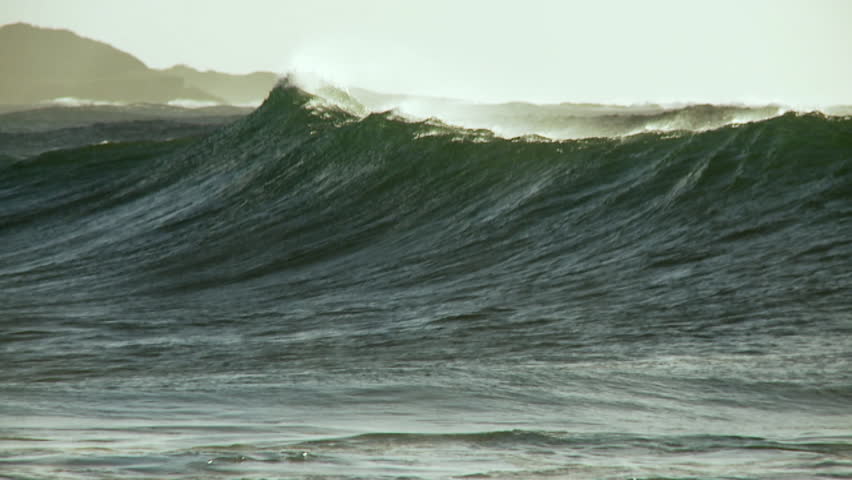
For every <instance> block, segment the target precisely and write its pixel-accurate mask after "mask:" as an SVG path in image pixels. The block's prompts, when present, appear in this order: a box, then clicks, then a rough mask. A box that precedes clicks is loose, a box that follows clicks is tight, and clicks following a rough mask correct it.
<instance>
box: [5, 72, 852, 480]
mask: <svg viewBox="0 0 852 480" xmlns="http://www.w3.org/2000/svg"><path fill="white" fill-rule="evenodd" d="M59 112H60V110H56V111H54V112H53V113H51V114H49V115H48V117H42V118H39V119H38V120H33V118H32V117H27V118H28V119H27V118H23V117H20V116H18V117H15V118H16V120H15V121H14V122H10V124H17V125H19V126H20V125H22V124H23V123H24V122H35V123H38V124H39V125H41V127H40V130H38V131H39V132H41V133H40V135H45V132H48V133H47V134H50V132H63V133H62V135H59V134H58V133H56V135H55V145H53V148H54V149H52V150H49V151H45V150H38V151H35V150H33V149H30V150H27V148H29V147H27V145H31V142H30V139H31V137H27V136H26V135H33V134H34V130H33V129H30V130H18V131H11V130H9V129H4V130H3V132H2V134H3V135H4V136H3V137H0V138H4V139H6V140H5V141H4V143H3V144H2V145H0V205H3V209H2V210H0V242H1V243H2V245H4V246H5V248H3V249H2V250H0V291H2V292H3V295H2V301H0V333H2V335H0V358H2V361H3V364H4V365H6V368H3V369H0V396H2V398H3V403H2V405H0V472H2V473H0V476H6V477H9V478H15V479H23V478H38V479H42V478H44V479H47V478H51V479H53V478H60V479H77V478H104V479H106V478H109V479H112V478H127V479H130V478H133V479H136V478H165V477H168V478H186V479H190V478H193V479H194V478H223V479H225V478H255V479H260V478H329V479H330V478H336V479H337V478H351V479H355V478H422V479H444V478H495V479H501V478H523V479H535V478H571V479H601V478H605V479H624V478H645V479H652V478H653V479H659V478H667V479H675V478H678V479H686V478H690V479H692V478H738V479H746V478H748V479H779V478H789V479H794V478H796V479H798V478H843V477H845V476H849V475H852V433H850V430H851V429H852V415H850V410H849V405H850V401H852V375H851V374H850V372H852V355H850V352H852V348H850V347H852V340H850V339H852V336H850V333H852V316H850V311H852V301H850V300H852V299H850V296H849V293H848V292H849V291H852V273H850V272H852V268H850V266H852V189H850V185H852V137H850V135H849V132H850V128H852V120H850V117H848V116H842V115H835V116H831V115H825V114H823V113H805V112H794V111H787V109H786V108H784V107H776V106H766V107H750V106H726V105H684V106H657V105H644V106H628V107H621V106H607V105H596V104H556V105H534V104H522V103H508V104H491V105H482V104H474V103H471V102H460V101H454V100H442V99H434V98H422V97H411V96H407V97H402V96H393V95H384V94H376V93H374V92H369V91H367V90H359V89H356V88H350V89H348V90H347V89H344V88H335V87H330V86H328V85H325V86H323V85H303V84H302V83H299V81H297V80H293V79H287V80H285V81H283V82H282V84H281V85H279V86H278V87H276V88H275V89H274V90H273V91H271V92H270V94H269V97H268V98H267V99H266V101H265V102H264V103H263V105H261V106H260V107H259V108H257V109H256V110H255V111H253V112H252V113H250V114H248V115H246V116H243V117H240V118H236V117H234V118H232V119H230V120H228V121H225V120H224V118H219V119H218V120H216V121H215V122H211V123H209V124H208V125H207V126H205V127H204V128H201V127H198V126H197V125H196V126H195V127H190V126H188V125H187V124H186V123H182V124H181V127H180V128H181V129H183V130H177V129H176V128H175V127H174V125H173V124H167V123H166V122H168V121H175V119H176V118H177V119H183V120H181V121H183V122H185V121H186V118H188V116H191V115H192V113H191V112H190V111H186V112H184V111H183V110H180V112H184V113H177V112H178V110H175V112H176V113H174V115H175V117H174V118H172V119H166V120H149V121H146V122H145V123H134V124H133V125H134V128H138V129H141V131H142V132H143V133H144V132H147V135H139V136H132V137H130V136H128V137H122V136H121V135H130V134H129V133H128V132H129V131H130V130H128V129H129V126H128V125H127V124H123V123H116V124H115V125H121V127H120V128H119V127H117V126H114V127H113V128H114V129H118V130H113V131H112V133H111V135H113V136H112V137H109V138H111V139H113V140H112V141H110V142H109V143H106V144H100V143H102V141H103V138H102V135H101V134H100V133H98V132H96V130H94V129H93V128H80V129H79V130H74V129H73V128H72V127H71V126H70V125H68V124H61V126H58V125H60V124H59V123H50V122H48V120H51V121H52V122H58V118H59V116H60V115H61V113H59ZM136 113H138V112H136ZM136 113H134V112H133V111H132V109H131V110H130V111H126V112H123V113H121V115H125V117H122V118H124V119H128V118H131V117H130V116H131V115H135V114H136ZM7 115H9V114H7ZM4 117H5V115H3V116H0V126H2V125H6V124H4V123H3V118H4ZM7 118H8V117H7ZM133 118H137V117H133ZM217 122H220V123H217ZM49 125H54V127H55V128H54V127H50V126H49ZM33 128H34V127H33ZM69 129H71V130H69ZM119 130H120V131H119ZM134 131H135V130H134ZM164 131H171V132H176V131H178V132H182V133H181V134H179V135H171V136H168V137H166V136H163V132H164ZM40 138H44V137H43V136H42V137H40ZM27 142H30V143H27ZM25 147H27V148H25Z"/></svg>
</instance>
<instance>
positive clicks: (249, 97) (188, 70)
mask: <svg viewBox="0 0 852 480" xmlns="http://www.w3.org/2000/svg"><path fill="white" fill-rule="evenodd" d="M161 72H163V73H165V74H167V75H170V76H175V77H180V78H182V79H183V80H184V84H185V85H187V86H190V87H194V88H198V89H200V90H203V91H205V92H207V93H210V94H212V95H215V96H217V97H219V98H222V99H224V100H225V101H226V102H227V103H229V104H232V105H244V104H250V103H256V102H259V101H261V100H263V98H264V97H266V94H267V93H269V90H271V89H272V87H274V86H275V84H276V83H277V82H278V75H276V74H274V73H272V72H254V73H249V74H247V75H232V74H229V73H221V72H216V71H213V70H208V71H206V72H200V71H198V70H196V69H194V68H192V67H188V66H186V65H177V66H174V67H172V68H169V69H166V70H161Z"/></svg>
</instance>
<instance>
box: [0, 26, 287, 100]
mask: <svg viewBox="0 0 852 480" xmlns="http://www.w3.org/2000/svg"><path fill="white" fill-rule="evenodd" d="M0 71H2V72H3V75H0V104H12V105H17V104H37V103H43V102H48V101H50V100H54V99H57V98H66V97H73V98H78V99H85V100H92V101H104V102H120V103H169V102H174V101H191V102H198V103H202V104H231V105H241V104H253V103H259V102H260V101H262V100H263V98H265V97H266V95H267V93H268V92H269V90H270V89H271V88H272V87H273V86H274V85H275V83H276V82H277V79H278V76H277V75H276V74H274V73H272V72H254V73H251V74H247V75H233V74H226V73H220V72H216V71H212V70H208V71H205V72H202V71H199V70H196V69H194V68H192V67H189V66H186V65H177V66H174V67H171V68H168V69H162V70H159V69H153V68H150V67H148V66H147V65H146V64H145V63H144V62H142V61H141V60H140V59H138V58H136V57H135V56H133V55H132V54H130V53H127V52H124V51H122V50H119V49H117V48H115V47H113V46H111V45H110V44H108V43H106V42H101V41H98V40H93V39H90V38H86V37H83V36H81V35H78V34H77V33H75V32H73V31H70V30H64V29H50V28H43V27H38V26H34V25H30V24H27V23H14V24H8V25H3V26H0Z"/></svg>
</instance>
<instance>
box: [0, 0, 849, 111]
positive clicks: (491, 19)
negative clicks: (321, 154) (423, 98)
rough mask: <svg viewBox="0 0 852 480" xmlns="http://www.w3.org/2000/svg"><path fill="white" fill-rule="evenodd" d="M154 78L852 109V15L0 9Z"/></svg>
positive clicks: (46, 1) (276, 7) (655, 1)
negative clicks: (188, 72) (97, 47)
mask: <svg viewBox="0 0 852 480" xmlns="http://www.w3.org/2000/svg"><path fill="white" fill-rule="evenodd" d="M21 21H23V22H27V23H32V24H34V25H38V26H44V27H51V28H64V29H69V30H73V31H75V32H76V33H78V34H80V35H83V36H86V37H89V38H93V39H96V40H100V41H104V42H107V43H109V44H111V45H113V46H115V47H117V48H119V49H121V50H124V51H126V52H129V53H132V54H133V55H135V56H137V57H138V58H140V59H141V60H142V61H144V62H145V63H147V64H148V65H149V66H151V67H154V68H166V67H169V66H172V65H175V64H180V63H182V64H188V65H190V66H193V67H196V68H199V69H215V70H219V71H226V72H232V73H246V72H249V71H253V70H271V71H274V72H277V73H281V74H283V73H286V72H289V71H299V72H303V73H304V72H308V73H314V74H317V75H319V76H321V77H323V78H325V79H327V80H329V81H331V82H335V83H338V84H341V85H343V86H360V87H365V88H371V89H375V90H379V91H383V92H388V93H409V94H420V95H435V96H447V97H456V98H464V99H469V100H476V101H489V102H494V101H510V100H520V101H531V102H541V103H554V102H597V103H621V104H625V103H626V104H632V103H647V102H664V103H671V102H713V103H731V102H736V103H748V104H761V103H771V102H776V103H784V104H787V105H792V106H801V105H804V106H825V105H837V104H847V105H849V104H852V0H735V1H732V0H712V1H701V0H692V1H687V0H643V1H633V0H623V1H614V0H594V1H579V0H578V1H571V0H562V1H547V0H523V1H520V0H512V1H508V0H490V1H481V0H453V1H447V0H429V1H415V0H397V1H393V0H305V1H288V0H240V1H238V2H231V1H228V2H224V1H222V2H219V1H214V0H144V1H142V0H0V24H7V23H15V22H21Z"/></svg>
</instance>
